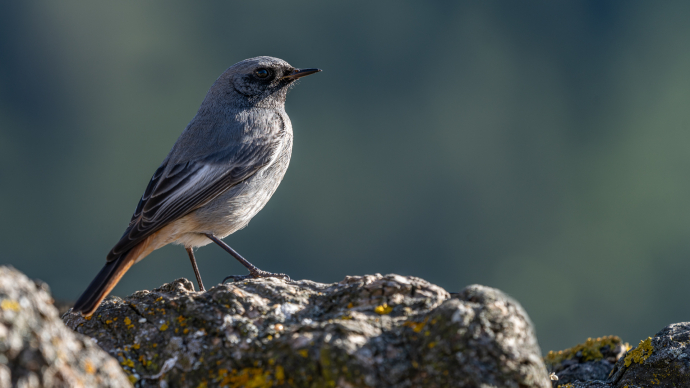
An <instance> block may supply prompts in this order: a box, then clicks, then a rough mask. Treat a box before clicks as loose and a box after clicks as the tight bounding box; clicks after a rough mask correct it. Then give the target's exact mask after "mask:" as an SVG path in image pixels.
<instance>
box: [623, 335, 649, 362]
mask: <svg viewBox="0 0 690 388" xmlns="http://www.w3.org/2000/svg"><path fill="white" fill-rule="evenodd" d="M652 351H653V348H652V337H648V338H647V339H646V340H643V341H640V344H639V345H637V347H636V348H635V349H633V350H631V351H629V352H628V354H627V355H626V356H625V366H626V367H628V366H630V364H631V363H633V362H634V363H636V364H642V363H643V362H645V360H646V359H648V358H649V356H651V355H652Z"/></svg>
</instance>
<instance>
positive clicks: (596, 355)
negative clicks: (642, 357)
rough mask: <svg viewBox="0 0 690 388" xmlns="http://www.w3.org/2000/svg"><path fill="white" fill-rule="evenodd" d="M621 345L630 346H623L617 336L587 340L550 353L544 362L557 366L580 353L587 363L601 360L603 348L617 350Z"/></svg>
mask: <svg viewBox="0 0 690 388" xmlns="http://www.w3.org/2000/svg"><path fill="white" fill-rule="evenodd" d="M619 345H622V346H628V344H623V341H621V339H620V337H618V336H615V335H610V336H606V337H599V338H596V339H593V338H587V341H585V342H584V343H581V344H578V345H575V346H573V347H572V348H569V349H565V350H559V351H558V352H554V351H553V350H552V351H550V352H549V353H548V354H547V355H546V357H544V362H545V363H546V364H547V365H557V364H560V363H562V362H563V361H565V360H569V359H571V358H573V357H576V356H578V353H579V356H580V357H582V360H583V361H585V362H587V361H596V360H601V359H602V358H603V357H604V356H603V354H601V349H602V348H603V347H605V346H608V347H609V348H610V349H615V348H616V347H617V346H619Z"/></svg>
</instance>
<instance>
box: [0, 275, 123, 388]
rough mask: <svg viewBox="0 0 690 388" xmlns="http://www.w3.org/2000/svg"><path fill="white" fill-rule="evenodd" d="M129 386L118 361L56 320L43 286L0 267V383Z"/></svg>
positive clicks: (50, 387)
mask: <svg viewBox="0 0 690 388" xmlns="http://www.w3.org/2000/svg"><path fill="white" fill-rule="evenodd" d="M10 386H15V387H25V388H33V387H47V388H57V387H65V388H68V387H69V388H71V387H131V384H130V382H129V380H128V378H127V376H126V375H125V374H124V373H123V372H122V370H121V369H120V367H119V366H118V364H117V362H116V361H115V360H114V359H113V358H112V357H110V356H109V355H108V354H107V353H106V352H104V351H103V350H102V349H101V348H100V347H98V345H96V344H95V343H94V341H93V340H92V339H91V338H88V337H85V336H82V335H80V334H77V333H74V332H73V331H72V330H70V329H69V328H67V327H65V325H64V324H63V323H62V321H61V320H60V317H59V316H58V311H57V309H56V308H55V307H54V306H53V303H52V298H51V296H50V293H49V292H48V288H47V286H46V285H45V284H43V283H37V282H34V281H32V280H30V279H29V278H27V277H26V276H25V275H24V274H22V273H21V272H19V271H17V270H15V269H14V268H11V267H6V266H0V387H10Z"/></svg>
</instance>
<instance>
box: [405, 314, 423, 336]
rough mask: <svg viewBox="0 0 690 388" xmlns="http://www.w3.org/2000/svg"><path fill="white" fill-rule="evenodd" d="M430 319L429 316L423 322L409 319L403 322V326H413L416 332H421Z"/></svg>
mask: <svg viewBox="0 0 690 388" xmlns="http://www.w3.org/2000/svg"><path fill="white" fill-rule="evenodd" d="M428 321H429V317H426V318H424V321H422V322H413V321H407V322H405V323H403V326H405V327H409V328H411V329H412V330H413V331H414V332H415V333H421V332H422V330H424V326H426V323H427V322H428Z"/></svg>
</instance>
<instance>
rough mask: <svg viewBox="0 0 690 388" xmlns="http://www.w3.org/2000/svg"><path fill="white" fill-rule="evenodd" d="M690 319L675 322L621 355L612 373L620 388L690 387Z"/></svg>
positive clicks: (612, 379)
mask: <svg viewBox="0 0 690 388" xmlns="http://www.w3.org/2000/svg"><path fill="white" fill-rule="evenodd" d="M689 342H690V322H683V323H674V324H672V325H668V326H666V327H665V328H664V329H662V330H661V331H660V332H658V333H656V335H655V336H654V338H647V339H646V340H643V341H640V344H639V345H638V346H637V347H636V348H635V349H632V350H630V351H629V352H628V353H627V354H626V355H625V357H621V359H620V360H618V362H617V363H616V365H615V366H614V368H613V371H612V372H611V379H610V382H611V383H612V384H613V386H616V387H624V386H626V385H627V386H629V387H635V386H648V385H650V383H653V384H654V386H655V387H687V386H690V347H689V346H688V343H689Z"/></svg>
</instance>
